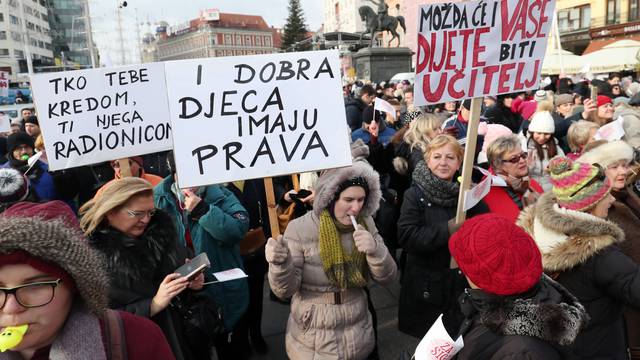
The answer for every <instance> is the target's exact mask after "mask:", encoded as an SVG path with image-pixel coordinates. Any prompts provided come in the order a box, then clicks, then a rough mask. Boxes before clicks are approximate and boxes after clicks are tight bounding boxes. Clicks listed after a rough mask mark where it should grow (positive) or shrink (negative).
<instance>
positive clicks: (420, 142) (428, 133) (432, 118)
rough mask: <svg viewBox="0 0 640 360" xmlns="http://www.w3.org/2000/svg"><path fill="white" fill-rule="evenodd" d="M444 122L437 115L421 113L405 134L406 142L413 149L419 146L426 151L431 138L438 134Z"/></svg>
mask: <svg viewBox="0 0 640 360" xmlns="http://www.w3.org/2000/svg"><path fill="white" fill-rule="evenodd" d="M442 122H443V119H442V118H440V117H438V116H436V115H433V114H421V115H420V116H418V118H417V119H416V120H414V121H413V122H412V123H411V127H409V130H407V132H406V133H405V134H404V137H403V139H404V142H406V143H407V144H408V145H409V148H410V149H411V151H413V149H415V148H416V147H417V148H419V149H420V150H422V151H423V152H424V151H425V150H426V148H427V145H429V142H430V141H431V139H433V138H434V137H436V136H437V135H438V130H440V126H442Z"/></svg>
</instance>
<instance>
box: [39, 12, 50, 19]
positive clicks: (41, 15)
mask: <svg viewBox="0 0 640 360" xmlns="http://www.w3.org/2000/svg"><path fill="white" fill-rule="evenodd" d="M40 18H41V19H42V20H44V21H49V20H48V18H49V17H48V16H47V14H45V13H41V14H40Z"/></svg>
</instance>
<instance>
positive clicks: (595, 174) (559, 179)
mask: <svg viewBox="0 0 640 360" xmlns="http://www.w3.org/2000/svg"><path fill="white" fill-rule="evenodd" d="M549 172H550V173H551V184H552V185H553V194H554V195H555V196H556V199H557V202H558V205H559V206H560V207H563V208H565V209H569V210H576V211H587V210H589V209H592V208H593V207H595V206H596V205H597V204H598V202H600V200H602V199H604V197H605V196H607V194H609V191H610V190H611V185H610V183H609V180H608V179H607V177H606V175H605V172H604V169H603V168H602V167H600V165H597V164H595V165H589V164H585V163H581V162H577V161H572V160H571V159H569V158H567V157H564V156H556V157H554V158H553V159H551V161H550V162H549Z"/></svg>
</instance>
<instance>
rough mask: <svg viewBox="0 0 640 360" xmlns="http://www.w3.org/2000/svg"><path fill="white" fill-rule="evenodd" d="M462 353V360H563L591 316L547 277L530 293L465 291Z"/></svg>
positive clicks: (462, 297) (461, 300)
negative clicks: (502, 294)
mask: <svg viewBox="0 0 640 360" xmlns="http://www.w3.org/2000/svg"><path fill="white" fill-rule="evenodd" d="M460 308H461V309H462V312H463V313H464V315H465V322H464V324H463V326H462V329H461V334H462V336H463V339H464V348H463V349H462V350H461V351H460V353H459V354H458V357H457V359H458V360H467V359H469V360H485V359H486V360H507V359H513V360H533V359H540V360H554V359H558V360H559V359H564V358H565V357H566V355H567V349H566V348H565V346H566V345H569V344H571V343H572V342H573V341H574V340H575V338H576V336H577V335H578V333H579V331H580V329H581V328H582V327H583V326H584V325H585V324H586V322H587V320H588V316H587V314H586V311H585V309H584V307H583V306H582V305H581V304H580V303H579V302H578V300H577V299H576V298H575V296H573V295H571V294H570V293H569V292H568V291H567V290H566V289H565V288H563V287H562V286H561V285H560V284H558V283H556V282H555V281H553V280H552V279H550V278H549V277H547V276H543V277H542V280H541V281H540V282H539V283H538V284H537V285H536V286H535V287H534V288H533V289H531V290H530V291H527V292H526V293H524V294H519V295H514V296H499V295H493V294H489V293H486V292H484V291H482V290H480V289H467V290H466V291H465V294H464V295H462V296H461V297H460Z"/></svg>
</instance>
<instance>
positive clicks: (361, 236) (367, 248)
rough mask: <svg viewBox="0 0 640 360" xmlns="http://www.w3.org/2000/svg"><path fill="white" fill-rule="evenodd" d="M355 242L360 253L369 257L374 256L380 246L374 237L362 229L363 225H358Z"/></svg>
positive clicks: (354, 235) (354, 237)
mask: <svg viewBox="0 0 640 360" xmlns="http://www.w3.org/2000/svg"><path fill="white" fill-rule="evenodd" d="M353 242H354V243H355V244H356V248H357V249H358V251H360V252H362V253H365V254H367V255H371V254H373V252H374V251H376V248H377V246H378V244H376V241H375V239H374V238H373V235H371V233H370V232H368V231H367V230H366V229H365V228H364V227H362V225H358V228H357V229H356V231H354V232H353Z"/></svg>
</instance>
